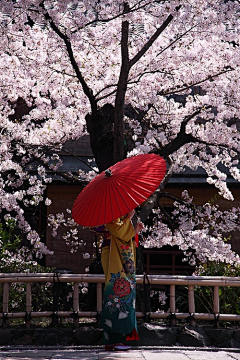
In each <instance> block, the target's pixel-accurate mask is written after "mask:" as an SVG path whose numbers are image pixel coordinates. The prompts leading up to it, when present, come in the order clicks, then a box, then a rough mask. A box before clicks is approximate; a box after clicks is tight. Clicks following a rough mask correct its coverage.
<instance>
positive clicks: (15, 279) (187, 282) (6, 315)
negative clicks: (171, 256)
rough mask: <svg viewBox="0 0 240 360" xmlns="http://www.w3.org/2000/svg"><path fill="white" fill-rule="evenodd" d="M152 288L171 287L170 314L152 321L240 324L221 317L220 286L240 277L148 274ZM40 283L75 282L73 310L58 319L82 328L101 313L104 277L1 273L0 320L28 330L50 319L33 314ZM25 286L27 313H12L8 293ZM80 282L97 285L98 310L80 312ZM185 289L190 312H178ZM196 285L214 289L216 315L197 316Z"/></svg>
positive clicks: (156, 314)
mask: <svg viewBox="0 0 240 360" xmlns="http://www.w3.org/2000/svg"><path fill="white" fill-rule="evenodd" d="M136 281H137V283H138V284H144V283H145V284H146V285H147V283H146V277H145V276H144V275H137V276H136ZM148 281H149V283H150V285H169V287H170V311H169V312H165V313H161V312H150V313H149V314H148V316H149V318H150V319H167V318H171V319H172V321H171V324H172V325H173V324H174V321H175V320H176V319H189V317H190V318H191V321H192V324H194V321H195V320H204V321H205V320H215V321H216V319H217V321H240V315H238V314H221V309H220V307H219V287H229V286H230V287H240V278H238V277H219V276H180V275H179V276H177V275H176V276H175V275H148ZM34 282H38V283H53V284H54V283H56V282H60V283H73V297H72V298H73V311H58V312H57V314H56V315H57V317H59V318H68V317H71V316H73V315H74V316H73V317H74V325H75V327H78V326H79V318H94V317H97V316H98V314H99V313H101V311H102V289H103V286H102V284H103V283H104V275H98V274H58V276H57V278H56V276H55V274H54V273H9V274H8V273H0V286H3V299H2V313H0V319H1V318H2V320H3V321H6V319H13V318H23V319H25V323H26V326H27V327H30V326H31V319H32V318H43V317H51V316H52V315H53V311H39V312H34V311H32V292H31V284H32V283H34ZM13 283H22V284H26V293H25V296H26V312H11V313H10V312H9V311H8V309H9V292H10V287H11V284H13ZM81 283H95V284H96V288H97V306H96V311H81V310H80V309H79V286H80V284H81ZM179 285H181V286H185V287H187V288H188V313H180V312H176V293H175V291H176V286H179ZM195 286H211V287H213V295H214V296H213V313H196V312H195V298H194V288H195ZM0 301H1V300H0ZM136 315H137V318H142V317H144V316H146V314H145V313H143V312H137V313H136Z"/></svg>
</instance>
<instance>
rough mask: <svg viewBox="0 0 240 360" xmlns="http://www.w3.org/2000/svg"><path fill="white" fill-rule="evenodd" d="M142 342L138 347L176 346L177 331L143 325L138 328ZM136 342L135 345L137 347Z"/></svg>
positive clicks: (169, 328)
mask: <svg viewBox="0 0 240 360" xmlns="http://www.w3.org/2000/svg"><path fill="white" fill-rule="evenodd" d="M138 332H139V338H140V341H139V342H138V343H137V345H149V346H151V345H152V346H171V345H174V344H176V340H177V329H176V328H171V327H167V326H159V325H154V324H149V323H143V324H141V325H140V326H139V327H138ZM135 344H136V342H134V343H133V345H135Z"/></svg>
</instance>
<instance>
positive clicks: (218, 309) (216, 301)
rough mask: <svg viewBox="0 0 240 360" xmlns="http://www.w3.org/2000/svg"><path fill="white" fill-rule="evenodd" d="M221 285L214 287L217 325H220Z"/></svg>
mask: <svg viewBox="0 0 240 360" xmlns="http://www.w3.org/2000/svg"><path fill="white" fill-rule="evenodd" d="M219 312H220V307H219V286H214V287H213V313H214V315H215V326H216V327H217V328H218V327H219Z"/></svg>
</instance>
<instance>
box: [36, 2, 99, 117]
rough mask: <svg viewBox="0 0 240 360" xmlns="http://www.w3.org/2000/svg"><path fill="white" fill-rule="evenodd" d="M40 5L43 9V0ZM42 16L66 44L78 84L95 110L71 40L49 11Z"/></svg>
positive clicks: (93, 98)
mask: <svg viewBox="0 0 240 360" xmlns="http://www.w3.org/2000/svg"><path fill="white" fill-rule="evenodd" d="M39 6H41V7H42V8H43V9H44V10H46V9H45V7H44V1H43V2H42V3H41V4H40V5H39ZM44 17H45V19H46V20H47V21H49V24H50V26H51V28H52V29H53V31H54V32H55V33H56V34H57V35H58V36H59V37H60V38H61V39H62V40H63V41H64V43H65V45H66V49H67V53H68V56H69V59H70V62H71V64H72V67H73V69H74V71H75V73H76V75H77V78H78V80H79V82H80V84H81V85H82V88H83V91H84V93H85V95H86V96H87V97H88V99H89V101H90V104H91V108H92V110H93V111H96V110H97V104H96V101H95V97H94V95H93V92H92V90H91V89H90V88H89V87H88V85H87V83H86V81H85V80H84V78H83V76H82V73H81V71H80V70H79V67H78V65H77V62H76V60H75V57H74V55H73V50H72V46H71V42H70V40H69V38H68V36H67V35H65V34H63V32H62V31H61V30H60V29H59V28H58V27H57V26H56V24H55V23H54V21H53V19H52V18H51V16H50V15H49V13H48V12H47V11H45V12H44Z"/></svg>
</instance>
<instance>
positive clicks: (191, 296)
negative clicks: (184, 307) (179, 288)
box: [188, 285, 196, 326]
mask: <svg viewBox="0 0 240 360" xmlns="http://www.w3.org/2000/svg"><path fill="white" fill-rule="evenodd" d="M188 311H189V322H190V325H191V326H196V321H195V319H194V314H195V300H194V285H188Z"/></svg>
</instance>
